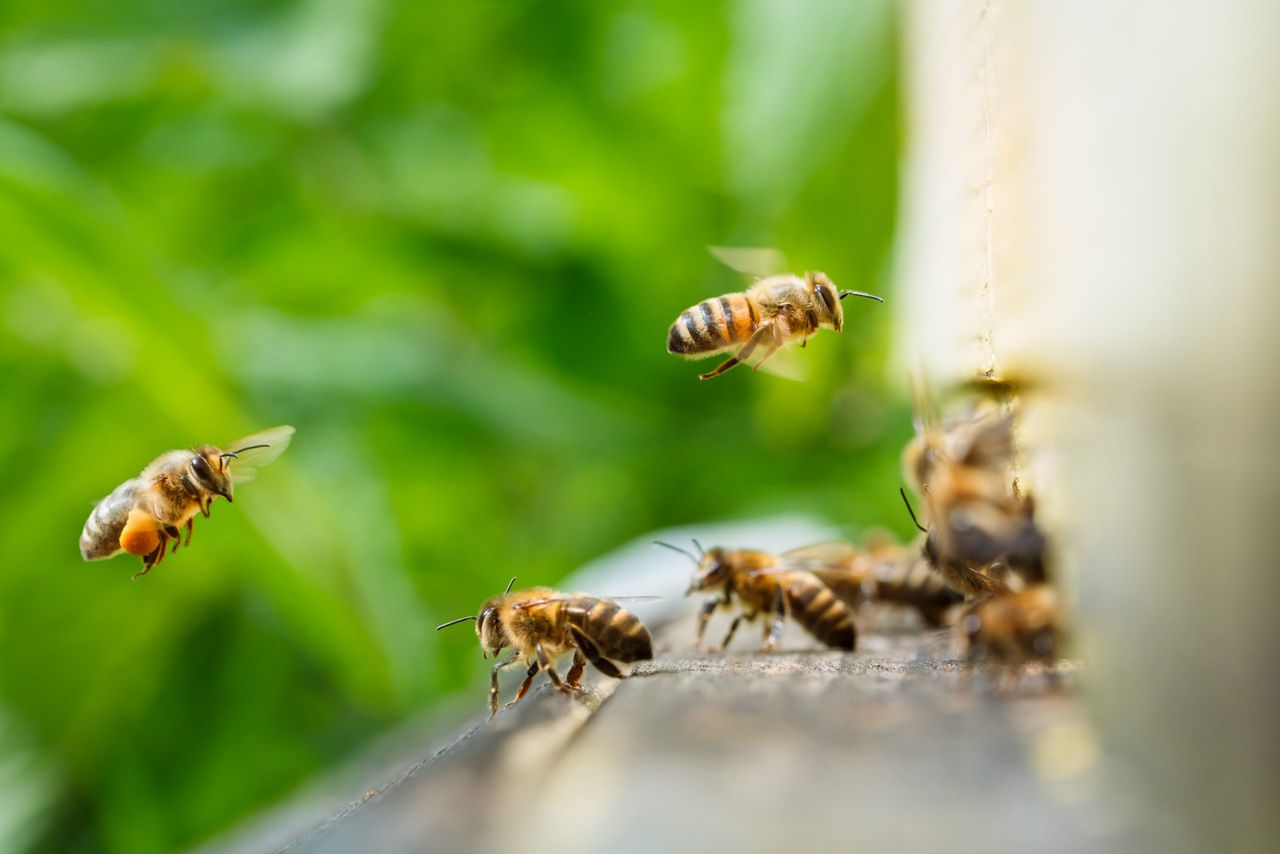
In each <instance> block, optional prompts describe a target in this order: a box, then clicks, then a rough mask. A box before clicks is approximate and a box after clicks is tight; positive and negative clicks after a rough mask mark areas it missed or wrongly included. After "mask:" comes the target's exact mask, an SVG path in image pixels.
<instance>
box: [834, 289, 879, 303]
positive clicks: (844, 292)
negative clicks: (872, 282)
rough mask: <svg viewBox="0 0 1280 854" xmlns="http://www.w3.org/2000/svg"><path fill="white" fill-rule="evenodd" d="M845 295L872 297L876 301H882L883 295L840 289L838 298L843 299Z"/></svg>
mask: <svg viewBox="0 0 1280 854" xmlns="http://www.w3.org/2000/svg"><path fill="white" fill-rule="evenodd" d="M845 297H866V298H867V299H873V300H875V301H876V302H884V297H878V296H876V295H875V294H864V293H863V292H862V291H841V292H840V299H844V298H845Z"/></svg>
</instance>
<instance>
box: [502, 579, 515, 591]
mask: <svg viewBox="0 0 1280 854" xmlns="http://www.w3.org/2000/svg"><path fill="white" fill-rule="evenodd" d="M515 586H516V577H515V576H514V575H513V576H511V580H510V581H508V582H507V589H506V590H503V591H502V595H503V596H506V595H507V594H508V593H510V592H511V588H512V587H515Z"/></svg>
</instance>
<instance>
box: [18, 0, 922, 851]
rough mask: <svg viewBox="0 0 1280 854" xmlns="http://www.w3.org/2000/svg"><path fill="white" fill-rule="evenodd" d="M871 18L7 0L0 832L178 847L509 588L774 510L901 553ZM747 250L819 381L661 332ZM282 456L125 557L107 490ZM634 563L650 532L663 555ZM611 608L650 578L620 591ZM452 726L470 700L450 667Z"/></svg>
mask: <svg viewBox="0 0 1280 854" xmlns="http://www.w3.org/2000/svg"><path fill="white" fill-rule="evenodd" d="M896 28H897V22H896V21H895V20H894V17H893V15H892V14H891V10H890V9H889V7H888V6H887V4H884V3H859V4H846V3H824V2H804V3H784V2H777V3H770V2H754V1H752V2H705V3H703V2H699V3H688V2H667V3H657V4H648V3H644V4H639V3H593V2H576V3H547V2H491V3H489V2H452V3H413V2H405V3H390V2H378V0H351V1H350V2H341V0H312V1H311V2H265V3H253V2H247V0H231V2H228V0H219V2H213V0H202V2H185V3H173V2H167V0H128V2H120V0H113V2H105V1H103V2H98V0H94V1H93V2H88V1H87V0H86V2H78V3H56V2H55V3H51V2H49V0H8V2H6V3H4V4H3V5H0V389H2V390H3V413H4V414H3V426H2V427H0V483H3V485H4V489H3V491H2V492H0V538H2V539H3V542H4V551H3V560H2V561H0V846H2V847H3V848H4V849H5V850H12V849H16V848H20V847H24V846H27V845H35V846H37V847H40V848H44V849H49V850H70V851H96V850H108V851H120V852H147V851H162V850H170V849H172V848H175V847H181V846H185V845H191V844H194V843H197V842H199V841H201V840H204V839H208V838H210V837H211V836H213V835H215V834H216V833H217V832H219V831H220V830H223V829H225V828H227V827H228V826H229V825H231V824H233V823H235V822H236V821H238V820H241V819H244V818H245V817H247V816H249V815H251V814H252V813H253V812H254V811H256V810H258V809H261V808H263V807H264V806H267V805H269V804H271V803H273V802H275V801H277V800H279V799H280V798H281V797H283V796H285V795H287V794H288V793H289V792H291V791H293V790H295V789H296V788H297V787H298V786H299V785H300V784H302V783H304V782H305V781H306V780H307V779H308V778H310V777H311V776H313V775H315V774H316V773H319V772H322V771H323V770H324V769H325V768H327V767H330V766H332V765H333V764H334V763H335V762H336V761H339V760H341V759H342V758H343V757H346V756H350V755H352V754H353V752H355V751H357V750H358V749H359V748H360V747H361V746H362V745H367V744H368V743H369V742H370V740H371V738H373V737H374V736H375V735H376V734H377V733H379V732H381V731H384V730H385V729H386V728H387V727H389V726H390V725H392V724H394V723H395V722H396V721H398V720H402V719H404V718H405V717H406V716H408V715H411V714H413V713H415V712H417V711H419V710H422V709H425V708H429V707H430V706H431V704H432V703H433V702H434V701H435V700H436V699H437V698H439V697H440V696H441V695H442V694H444V693H446V692H457V691H459V690H463V689H464V688H466V687H467V686H469V685H470V686H472V687H474V686H475V685H476V682H477V680H478V679H482V678H483V675H484V674H483V672H482V671H483V669H484V668H483V666H482V664H481V662H480V660H479V656H478V654H477V653H478V650H477V648H476V646H475V641H474V638H473V637H471V636H470V634H469V633H467V632H461V631H459V632H456V633H442V634H440V635H438V636H437V635H436V634H435V633H434V632H433V631H432V630H431V629H432V627H433V626H434V625H435V623H437V622H440V621H442V620H444V619H446V618H451V617H455V616H458V615H459V614H463V613H467V612H469V611H472V610H473V609H474V608H475V607H476V605H477V604H478V603H479V602H480V601H481V600H482V599H483V598H484V597H486V596H487V595H490V594H492V593H494V592H496V591H498V590H500V589H501V587H502V585H503V584H504V583H505V581H506V579H507V578H508V577H509V576H510V575H512V574H519V575H520V577H521V579H522V582H523V583H528V584H537V583H554V582H556V581H557V580H558V579H560V578H562V577H563V576H564V575H565V574H567V573H568V572H570V571H572V570H573V569H574V568H575V567H576V566H578V565H580V564H581V563H583V562H584V561H586V560H588V559H590V558H592V557H594V556H597V555H599V554H601V553H602V552H605V551H608V550H609V549H611V548H613V547H615V546H617V545H619V544H620V543H622V542H625V541H627V540H629V539H632V538H634V537H637V536H640V535H642V534H644V533H645V532H646V531H649V530H652V529H654V528H658V527H661V526H664V525H671V524H683V523H689V522H695V521H701V520H708V519H722V518H736V517H744V516H761V515H767V514H773V513H781V512H804V513H808V514H812V515H816V516H819V517H822V518H826V519H828V520H830V521H832V522H833V523H836V524H840V525H847V526H849V527H850V530H857V529H859V528H862V527H864V526H866V525H871V524H886V525H888V526H890V527H892V528H894V529H895V530H897V531H899V532H900V533H905V532H906V531H907V528H908V525H909V523H908V522H907V520H906V519H905V516H904V514H902V512H901V508H900V505H899V504H898V503H897V502H898V499H897V496H896V493H895V489H896V487H897V485H898V474H897V451H898V448H900V447H901V445H902V443H903V441H904V440H905V438H906V437H907V436H908V435H909V433H910V422H909V416H908V415H907V409H906V407H905V405H904V403H903V401H902V400H901V397H900V395H899V394H898V393H897V392H892V391H891V389H895V388H897V387H900V386H901V383H898V382H896V381H892V380H891V378H890V366H889V364H888V360H887V351H888V332H889V328H890V324H889V320H890V316H891V312H892V310H893V295H894V290H893V282H892V281H891V278H892V276H891V268H890V263H891V257H892V256H891V240H892V236H893V224H894V215H895V204H896V197H897V193H898V187H897V181H898V159H899V145H900V134H901V129H900V105H899V98H900V92H899V89H900V85H901V81H900V79H899V75H898V70H897V56H896ZM710 244H729V245H772V246H778V247H780V248H781V249H783V250H784V251H785V252H786V253H787V255H788V257H789V258H790V259H791V263H792V264H793V266H794V268H795V269H798V270H799V269H822V270H825V271H826V272H827V273H828V274H829V275H830V276H831V277H832V278H833V279H834V280H835V281H836V283H837V284H838V285H839V286H841V287H845V288H855V289H859V290H867V291H872V292H876V293H881V294H884V295H886V296H887V297H888V299H889V303H888V304H887V305H886V306H876V305H874V304H872V303H869V302H865V301H858V300H852V301H848V302H847V303H846V311H847V326H846V329H845V331H844V333H843V334H841V335H839V336H836V335H833V334H831V333H824V334H823V335H821V336H819V337H818V338H816V339H815V340H814V341H813V342H812V344H811V345H810V346H809V347H808V349H807V350H805V351H804V352H803V353H801V354H799V356H800V357H801V361H802V362H803V364H804V365H805V366H806V368H807V369H808V372H809V377H808V380H807V381H806V382H803V383H797V382H788V381H785V380H782V379H779V378H776V377H772V376H767V375H765V374H754V375H753V374H751V373H749V372H747V371H745V370H741V369H740V370H738V371H735V372H733V373H731V374H729V375H727V376H725V377H722V378H720V379H717V380H716V381H714V382H710V383H699V382H698V381H697V379H696V373H697V371H698V370H699V369H705V368H706V367H708V366H709V363H697V364H695V363H689V362H684V361H682V360H680V359H677V358H675V357H672V356H669V355H668V354H667V353H666V352H665V346H664V345H665V339H666V330H667V326H668V324H669V323H670V322H671V321H672V320H673V319H674V318H675V316H676V315H677V314H678V313H679V312H680V311H681V310H682V309H683V308H685V307H686V306H688V305H691V304H693V303H695V302H697V301H698V300H700V299H702V298H704V297H707V296H712V295H715V294H718V293H722V292H725V291H730V290H737V289H740V288H741V287H743V280H742V279H741V277H739V276H737V275H735V274H734V273H732V272H731V271H728V270H726V269H725V268H723V267H722V266H720V265H718V264H717V263H716V262H715V261H714V260H713V259H712V258H711V257H710V256H709V254H708V253H707V251H706V247H707V246H708V245H710ZM278 423H291V424H293V425H295V426H296V427H297V429H298V432H297V436H296V437H295V440H294V444H293V446H292V448H291V449H290V450H289V452H288V453H287V454H286V455H285V456H284V457H283V458H282V459H281V460H280V461H279V462H277V463H275V464H274V465H272V467H271V468H269V469H266V470H264V471H263V472H262V473H261V475H260V477H259V479H258V480H257V481H256V482H255V483H253V484H250V485H247V486H245V487H244V488H243V489H242V490H240V491H239V492H238V499H237V501H236V503H235V505H233V506H229V505H227V504H225V503H222V502H220V503H218V504H217V505H216V506H215V508H214V511H213V518H212V519H211V520H208V521H205V520H199V521H198V523H197V531H196V536H195V540H194V543H193V546H192V548H190V549H188V550H185V551H182V552H180V553H179V554H177V555H176V556H173V557H171V558H169V559H168V560H167V561H166V562H165V563H164V564H163V565H162V566H161V567H160V568H159V569H158V570H156V572H154V573H153V574H152V575H151V576H149V577H147V578H145V579H142V580H139V581H138V582H136V583H131V582H130V581H129V576H130V574H131V573H132V572H133V571H134V570H135V569H136V568H137V563H136V561H135V560H134V559H132V558H126V557H118V558H116V559H114V560H111V561H108V562H105V563H95V564H86V563H83V562H82V561H81V560H80V558H79V555H78V553H77V550H76V541H77V537H78V535H79V532H80V528H81V526H82V525H83V523H84V520H85V517H86V516H87V514H88V512H89V510H90V508H91V507H92V506H93V503H94V501H96V500H97V499H98V498H99V497H101V496H102V495H104V494H106V493H107V492H108V491H109V490H110V489H111V488H112V487H114V486H115V485H116V484H117V483H118V482H120V481H122V480H124V479H125V478H127V477H130V476H133V475H134V474H136V473H137V471H138V470H139V469H141V468H142V466H143V465H145V464H146V463H147V462H148V461H149V460H150V459H151V458H152V457H154V456H155V455H156V454H158V453H159V452H161V451H163V450H165V449H168V448H172V447H185V446H190V445H192V444H195V443H199V442H214V443H225V442H228V441H230V440H231V439H233V438H235V437H237V436H240V435H243V434H246V433H250V432H253V431H255V430H258V429H261V428H264V427H267V426H271V425H274V424H278ZM655 559H656V558H655ZM635 592H637V593H642V592H643V591H635ZM476 699H477V706H479V705H480V701H481V694H480V693H477V695H476Z"/></svg>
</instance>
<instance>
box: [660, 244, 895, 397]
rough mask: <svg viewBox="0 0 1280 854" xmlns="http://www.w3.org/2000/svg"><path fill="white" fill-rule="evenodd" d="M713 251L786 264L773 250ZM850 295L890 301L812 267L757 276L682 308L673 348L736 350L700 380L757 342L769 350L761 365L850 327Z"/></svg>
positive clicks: (730, 258) (690, 353) (729, 257)
mask: <svg viewBox="0 0 1280 854" xmlns="http://www.w3.org/2000/svg"><path fill="white" fill-rule="evenodd" d="M713 251H714V252H716V254H717V255H718V256H719V257H721V259H722V260H725V261H726V262H728V263H729V264H730V266H733V267H735V268H737V269H740V270H742V269H743V265H742V264H739V263H736V262H735V260H734V258H735V257H736V256H740V255H742V254H743V253H750V252H759V253H765V254H767V255H768V256H769V258H770V259H773V260H770V261H768V262H764V263H762V265H761V266H766V265H767V266H773V265H777V266H778V267H780V266H781V265H782V263H783V262H782V261H781V259H780V257H776V253H772V252H771V250H749V249H722V250H715V249H713ZM775 269H776V268H775ZM743 271H744V272H750V271H748V270H743ZM849 296H856V297H864V298H866V299H872V300H875V301H877V302H884V300H883V299H881V298H880V297H878V296H875V295H873V294H867V293H863V292H861V291H849V290H837V289H836V286H835V285H834V284H833V283H832V281H831V279H829V278H827V275H826V273H817V272H809V273H805V274H804V275H803V276H798V275H795V274H793V273H783V274H780V275H771V276H767V277H762V278H757V280H756V282H755V284H754V285H752V286H751V287H750V288H748V289H747V290H746V291H744V292H741V293H732V294H725V295H724V296H720V297H716V298H714V299H708V300H703V301H702V302H700V303H698V304H697V305H695V306H693V307H692V308H690V309H687V310H685V311H684V312H682V313H681V315H680V316H679V317H677V318H676V320H675V322H674V323H672V324H671V328H670V329H669V330H668V332H667V352H668V353H675V354H676V355H679V356H686V357H688V358H693V359H698V358H703V357H706V356H713V355H716V354H718V353H723V352H725V351H727V350H734V349H736V350H737V352H736V353H735V354H734V355H733V356H730V357H729V358H728V359H726V360H725V361H723V362H721V363H720V364H719V365H718V366H716V367H715V368H714V369H713V370H711V371H708V372H707V373H705V374H700V375H699V376H698V379H703V380H709V379H711V378H712V377H717V376H719V375H720V374H723V373H724V372H725V371H727V370H729V369H730V368H732V367H733V366H734V365H736V364H738V363H739V362H745V361H746V360H747V359H748V358H749V357H750V356H751V354H752V353H754V352H755V350H756V348H757V347H763V349H764V355H762V356H761V357H760V359H759V361H757V362H756V364H755V367H753V368H752V370H757V369H759V367H760V366H761V365H763V364H764V363H765V362H766V361H767V360H768V359H769V357H771V356H772V355H773V354H774V353H776V352H777V351H778V350H779V348H781V347H783V346H785V345H787V344H791V343H794V342H796V341H799V342H800V346H801V347H803V346H805V344H806V343H808V340H809V338H810V337H812V336H813V335H816V334H817V333H818V330H819V329H822V328H827V329H834V330H835V331H836V332H839V331H840V330H841V329H842V328H844V310H843V308H842V307H841V304H840V301H841V300H843V299H844V298H845V297H849Z"/></svg>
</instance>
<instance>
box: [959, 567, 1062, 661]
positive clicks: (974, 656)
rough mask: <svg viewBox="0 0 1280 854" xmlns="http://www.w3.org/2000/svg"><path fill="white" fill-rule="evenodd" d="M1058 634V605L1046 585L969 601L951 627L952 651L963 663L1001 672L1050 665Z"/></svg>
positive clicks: (1059, 613)
mask: <svg viewBox="0 0 1280 854" xmlns="http://www.w3.org/2000/svg"><path fill="white" fill-rule="evenodd" d="M1061 632H1062V606H1061V604H1060V602H1059V599H1058V594H1057V591H1056V590H1054V588H1053V587H1051V586H1050V585H1048V584H1036V585H1033V586H1031V587H1028V588H1026V589H1025V590H1022V591H1019V592H1017V593H1006V594H1003V595H1000V596H992V597H990V598H987V599H984V600H982V601H980V602H974V603H972V604H970V605H968V606H966V607H965V609H964V611H963V613H962V614H961V615H960V619H959V620H958V621H957V622H956V642H957V646H958V647H959V648H960V651H961V653H962V655H963V656H964V657H965V659H966V660H968V661H969V662H970V663H973V662H977V661H990V662H992V663H995V664H998V665H1003V666H1005V667H1007V668H1019V667H1021V666H1022V665H1023V664H1025V663H1027V662H1031V661H1036V662H1041V663H1046V664H1047V663H1052V662H1053V661H1054V660H1055V659H1056V658H1057V657H1058V643H1059V637H1060V635H1061Z"/></svg>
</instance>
